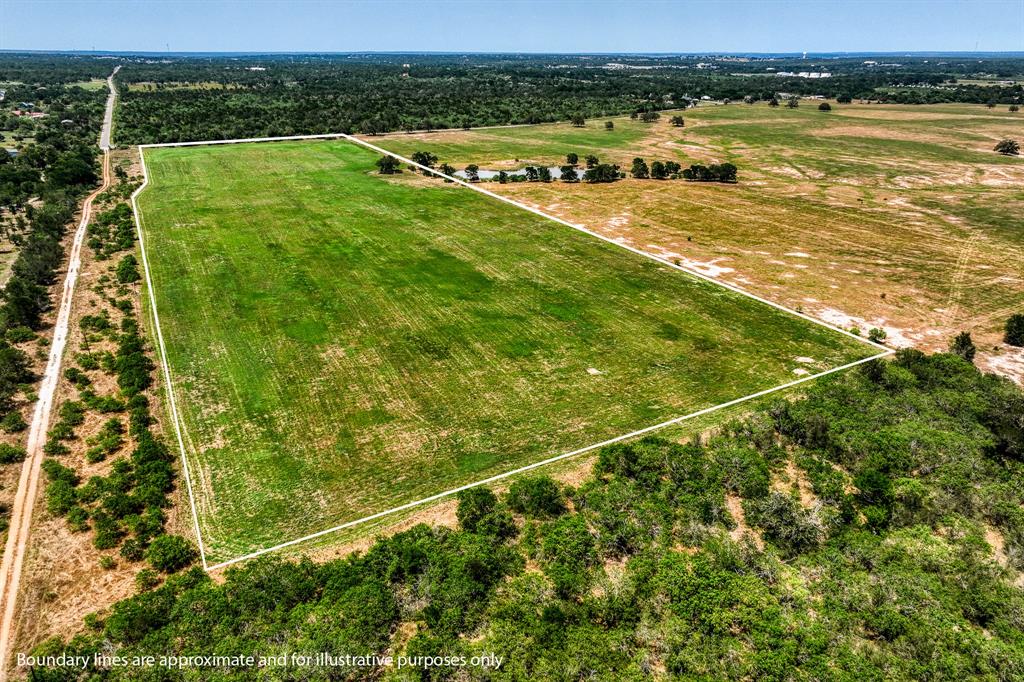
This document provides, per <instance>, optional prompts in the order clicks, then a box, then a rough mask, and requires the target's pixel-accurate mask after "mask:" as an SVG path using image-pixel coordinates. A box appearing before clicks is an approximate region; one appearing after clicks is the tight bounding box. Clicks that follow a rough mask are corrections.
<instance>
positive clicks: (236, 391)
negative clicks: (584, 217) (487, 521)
mask: <svg viewBox="0 0 1024 682" xmlns="http://www.w3.org/2000/svg"><path fill="white" fill-rule="evenodd" d="M145 159H146V164H147V167H148V172H149V181H150V184H149V186H148V187H147V189H146V190H145V191H144V192H143V193H142V194H141V195H140V197H139V207H140V215H141V220H142V228H143V232H144V235H145V242H146V251H147V254H148V256H149V260H150V267H151V274H152V279H153V285H154V293H155V296H156V301H157V306H158V310H159V314H160V321H161V328H162V331H163V336H164V339H165V341H166V350H167V357H168V361H169V366H170V369H171V372H172V375H173V387H174V391H175V395H176V397H177V400H178V402H179V409H180V411H181V416H182V421H183V426H184V431H185V439H186V443H185V444H186V448H187V453H188V457H189V461H190V463H191V469H192V472H193V476H194V478H195V487H196V498H197V499H196V502H197V505H198V509H199V514H200V522H201V527H202V533H203V539H204V541H205V542H206V544H207V549H208V555H209V559H210V561H211V562H216V561H223V560H227V559H230V558H233V557H235V556H238V555H240V554H244V553H246V552H251V551H255V550H258V549H261V548H265V547H267V546H271V545H274V544H277V543H281V542H284V541H288V540H291V539H294V538H297V537H300V536H303V535H306V534H309V533H313V532H317V531H320V530H322V529H325V528H328V527H331V526H333V525H336V524H340V523H344V522H347V521H352V520H356V519H359V518H362V517H364V516H366V515H369V514H372V513H375V512H380V511H383V510H387V509H389V508H392V507H395V506H397V505H400V504H403V503H406V502H410V501H413V500H416V499H420V498H423V497H425V496H429V495H432V494H436V493H439V492H442V491H444V490H447V489H450V488H453V487H456V486H459V485H463V484H466V483H470V482H472V481H475V480H479V479H481V478H484V477H487V476H491V475H495V474H498V473H502V472H506V471H509V470H512V469H515V468H517V467H520V466H523V465H525V464H528V463H532V462H536V461H540V460H542V459H545V458H548V457H551V456H553V455H557V454H560V453H563V452H567V451H571V450H575V449H578V448H581V447H584V446H587V445H590V444H593V443H596V442H600V441H602V440H605V439H608V438H612V437H615V436H618V435H621V434H623V433H626V432H630V431H633V430H636V429H640V428H643V427H646V426H650V425H653V424H657V423H660V422H662V421H665V420H668V419H671V418H673V417H676V416H680V415H685V414H688V413H691V412H693V411H696V410H699V409H701V408H705V407H709V406H713V405H716V404H720V403H722V402H726V401H729V400H732V399H735V398H738V397H741V396H744V395H748V394H751V393H754V392H757V391H760V390H763V389H767V388H769V387H772V386H775V385H778V384H782V383H786V382H790V381H793V380H794V379H797V378H799V377H800V376H806V375H807V374H808V373H815V372H818V371H821V370H824V369H827V368H831V367H835V366H838V365H842V364H845V363H848V362H851V361H854V360H857V359H860V358H864V357H867V356H869V355H873V354H875V352H876V351H875V349H873V348H871V347H870V346H868V345H866V344H864V343H862V342H860V341H858V340H856V339H853V338H850V337H848V336H844V335H842V334H839V333H837V332H835V331H833V330H830V329H828V328H825V327H822V326H819V325H816V324H813V323H810V322H807V321H805V320H802V319H800V318H798V317H796V316H794V315H791V314H788V313H786V312H783V311H780V310H777V309H775V308H772V307H770V306H767V305H765V304H762V303H759V302H757V301H754V300H752V299H750V298H747V297H744V296H742V295H739V294H736V293H733V292H730V291H728V290H726V289H724V288H721V287H719V286H717V285H715V284H713V283H708V282H704V281H701V280H699V279H697V278H694V277H692V276H689V275H687V274H685V273H681V272H679V271H676V270H673V269H671V268H668V267H666V266H664V265H662V264H659V263H657V262H655V261H652V260H650V259H647V258H644V257H642V256H639V255H636V254H633V253H630V252H628V251H626V250H624V249H622V248H620V247H618V246H615V245H612V244H608V243H606V242H602V241H601V240H598V239H596V238H594V237H591V236H589V235H586V234H583V233H581V232H578V231H576V230H573V229H571V228H568V227H566V226H564V225H560V224H558V223H556V222H554V221H550V220H547V219H544V218H541V217H539V216H536V215H533V214H531V213H529V212H526V211H523V210H521V209H518V208H516V207H513V206H510V205H507V204H504V203H502V202H500V201H497V200H495V199H492V198H488V197H485V196H482V195H480V194H478V193H476V192H473V191H471V190H468V189H466V188H461V187H458V186H454V185H446V184H444V183H442V182H440V181H439V180H428V179H426V178H423V177H422V176H419V175H415V176H414V175H412V174H409V173H404V174H402V175H401V176H398V177H390V178H389V177H384V176H380V175H377V174H376V173H375V172H374V162H375V161H376V159H377V155H376V154H374V153H373V152H371V151H369V150H367V149H365V148H363V147H360V146H358V145H355V144H353V143H350V142H347V141H315V142H275V143H264V144H241V145H223V146H207V147H178V148H157V149H147V150H145Z"/></svg>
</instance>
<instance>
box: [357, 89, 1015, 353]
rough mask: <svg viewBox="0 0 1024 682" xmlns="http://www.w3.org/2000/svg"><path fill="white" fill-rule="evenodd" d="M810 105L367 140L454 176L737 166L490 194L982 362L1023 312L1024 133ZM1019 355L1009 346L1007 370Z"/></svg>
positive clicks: (987, 117)
mask: <svg viewBox="0 0 1024 682" xmlns="http://www.w3.org/2000/svg"><path fill="white" fill-rule="evenodd" d="M817 104H818V102H816V101H804V102H803V103H802V104H801V106H800V107H799V108H798V109H788V108H786V107H778V108H771V107H768V106H767V105H766V104H764V103H761V104H756V105H752V106H750V105H744V104H732V105H728V106H704V105H702V106H701V107H699V108H697V109H691V110H688V111H685V112H682V114H683V116H684V117H685V120H686V125H685V127H683V128H676V127H673V126H671V125H670V124H669V122H668V118H669V115H667V114H666V115H663V117H662V119H661V120H660V121H658V122H656V123H652V124H646V125H645V124H643V123H638V122H636V121H630V120H629V119H615V129H614V130H612V131H606V130H604V126H603V122H602V121H588V122H587V124H586V126H585V127H584V128H573V127H571V126H569V125H568V124H562V125H542V126H533V127H523V128H510V129H507V130H500V131H491V130H479V131H455V132H451V133H433V134H417V135H392V136H387V137H379V138H374V143H375V144H378V145H380V146H382V147H385V148H387V149H391V150H393V151H396V152H399V153H403V154H409V153H411V152H412V151H415V150H420V149H422V150H428V151H433V152H435V153H437V154H438V155H439V156H440V158H441V161H443V162H449V163H452V165H454V166H456V167H459V168H461V167H462V166H464V165H466V164H468V163H475V164H478V165H479V166H480V167H481V168H484V169H491V168H497V169H500V168H507V167H510V166H511V165H515V166H521V165H523V164H522V163H515V162H513V163H511V164H510V162H509V160H510V159H516V158H518V159H522V160H523V163H525V162H535V163H555V162H561V160H562V159H564V156H565V154H566V153H569V152H576V153H578V154H580V157H581V158H582V157H583V155H584V154H586V153H591V151H590V150H592V149H593V150H597V151H594V152H593V153H596V154H597V155H598V156H599V157H600V158H601V160H602V161H611V162H615V163H619V164H621V165H622V166H623V167H624V168H626V169H628V168H629V164H630V162H631V161H632V159H633V157H634V156H642V157H645V158H646V159H647V161H648V162H650V161H652V160H654V159H662V160H670V159H671V160H676V161H679V162H682V163H684V164H689V163H708V162H721V161H730V162H732V163H735V164H736V165H737V166H738V167H739V169H740V183H739V184H738V185H728V186H723V185H709V184H699V183H685V182H681V181H665V182H657V181H651V180H646V181H637V180H633V179H629V180H624V181H621V182H617V183H615V184H613V185H601V186H587V185H566V184H562V183H552V184H540V183H529V184H526V183H517V184H508V185H499V184H497V183H493V184H488V185H487V187H488V188H489V189H491V190H493V191H496V192H501V193H502V194H506V195H508V196H510V197H512V198H515V199H517V200H520V201H523V202H524V203H528V204H531V205H534V206H537V207H539V208H542V209H543V210H545V211H547V212H549V213H553V214H555V215H558V216H559V217H561V218H564V219H566V220H569V221H572V222H575V223H580V224H583V225H586V226H587V227H588V228H589V229H591V230H594V231H597V232H600V233H602V234H604V235H606V236H608V237H611V238H615V239H621V240H624V241H625V242H627V243H630V244H633V245H635V246H638V247H640V248H643V249H646V250H651V251H654V252H656V253H659V254H662V255H666V256H669V257H678V258H680V259H681V260H682V262H683V263H684V264H688V265H690V266H691V267H695V268H698V269H702V270H703V271H705V272H707V273H708V274H713V275H715V276H718V277H720V278H721V279H722V280H723V281H727V282H731V283H734V284H737V285H739V286H742V287H744V288H747V289H749V290H751V291H754V292H756V293H759V294H761V295H763V296H765V297H767V298H770V299H772V300H776V301H778V302H780V303H784V304H787V305H789V306H792V307H797V306H801V307H803V309H804V310H805V311H806V312H808V313H811V314H816V315H819V316H820V317H822V318H823V319H826V320H829V321H831V322H833V323H838V324H842V325H844V326H857V327H860V328H861V329H863V330H864V331H866V330H867V329H869V328H871V327H874V326H881V327H885V328H886V329H887V330H888V331H889V334H890V340H891V341H893V342H894V343H896V344H899V345H907V344H914V345H918V346H921V347H924V348H931V349H944V348H945V347H946V344H947V343H948V341H949V339H950V338H951V337H952V336H953V335H954V334H956V333H957V332H959V331H962V330H968V331H971V332H972V334H973V335H974V336H975V339H976V340H979V341H981V342H982V343H983V344H984V345H986V346H987V347H988V348H987V349H988V350H989V351H992V346H994V345H995V344H998V343H999V341H1000V339H1001V332H1000V329H1001V326H1002V324H1003V323H1004V321H1005V319H1006V317H1007V316H1009V315H1010V314H1011V313H1013V312H1019V311H1021V310H1024V266H1022V263H1024V229H1022V228H1021V220H1020V216H1021V214H1022V212H1024V159H1020V158H1010V157H1004V156H1001V155H999V154H996V153H994V152H993V151H992V147H993V146H994V145H995V143H996V142H997V141H998V140H1000V139H1002V138H1007V137H1009V138H1016V139H1018V140H1020V139H1024V118H1021V116H1022V115H1021V114H1020V113H1017V114H1014V113H1010V112H1008V111H1006V109H1005V107H1000V108H999V109H992V110H990V109H987V108H986V107H984V106H981V105H935V106H890V105H875V104H872V105H867V104H853V105H840V104H836V103H835V102H833V103H832V111H831V112H820V111H818V110H817ZM1008 352H1009V351H1007V350H1006V349H1000V350H999V351H998V352H997V354H996V355H992V356H991V357H993V358H995V359H997V360H998V359H999V357H1001V356H1002V354H1006V353H1008Z"/></svg>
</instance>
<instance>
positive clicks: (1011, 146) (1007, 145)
mask: <svg viewBox="0 0 1024 682" xmlns="http://www.w3.org/2000/svg"><path fill="white" fill-rule="evenodd" d="M995 151H997V152H999V153H1000V154H1005V155H1006V156H1017V155H1018V154H1020V145H1019V144H1018V143H1017V141H1016V140H1000V141H999V142H997V143H996V146H995Z"/></svg>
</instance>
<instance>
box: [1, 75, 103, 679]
mask: <svg viewBox="0 0 1024 682" xmlns="http://www.w3.org/2000/svg"><path fill="white" fill-rule="evenodd" d="M117 68H120V67H117ZM114 73H117V69H115V70H114ZM113 77H114V74H113V73H112V74H111V75H110V77H109V78H107V86H108V87H109V88H110V96H109V97H108V98H107V109H106V113H105V114H104V117H103V132H102V134H101V139H100V147H101V148H102V149H103V185H102V186H101V187H100V188H99V189H97V190H96V191H95V192H93V193H92V194H90V195H89V196H88V197H86V199H85V202H84V203H83V204H82V219H81V221H80V222H79V223H78V228H77V229H76V230H75V234H74V238H73V240H72V242H71V251H70V253H69V255H68V269H67V275H66V276H65V278H64V290H63V292H62V294H61V299H60V307H59V308H58V311H57V321H56V323H55V325H54V328H53V339H52V340H51V344H50V357H49V360H48V361H47V363H46V370H45V372H44V373H43V380H42V382H41V383H40V384H39V399H38V400H37V401H36V406H35V410H34V411H33V413H32V423H31V425H30V427H29V435H28V443H27V446H26V450H27V452H28V457H26V458H25V463H24V465H22V468H21V477H20V478H19V479H18V491H17V493H16V495H15V497H14V506H13V507H12V509H11V526H10V530H9V531H8V535H7V544H6V546H5V547H4V556H3V562H2V563H0V662H2V664H0V680H6V679H7V676H8V670H9V666H8V660H9V656H10V653H11V652H10V646H11V639H12V637H13V636H14V627H15V618H14V616H15V613H16V607H17V599H18V587H19V585H20V583H21V570H22V566H23V565H24V563H25V550H26V549H27V547H28V539H29V534H30V531H31V525H32V509H33V507H34V506H35V501H36V497H38V493H39V471H40V465H41V464H42V461H43V444H44V443H45V442H46V429H47V427H48V426H49V423H50V411H51V409H52V408H53V397H54V394H55V393H56V389H57V382H58V380H59V379H60V368H61V359H62V357H63V355H64V345H65V343H66V342H67V338H68V320H69V318H70V317H71V302H72V297H73V295H74V292H75V284H76V283H77V281H78V272H79V270H80V268H81V263H82V259H81V254H82V243H83V242H84V241H85V232H86V227H87V226H88V224H89V218H90V216H91V215H92V202H93V200H94V199H95V198H96V196H97V195H99V194H100V193H101V192H103V191H105V190H106V189H107V188H108V187H109V186H110V126H111V121H112V117H113V111H114V101H115V99H116V96H117V93H116V91H115V90H114V81H113Z"/></svg>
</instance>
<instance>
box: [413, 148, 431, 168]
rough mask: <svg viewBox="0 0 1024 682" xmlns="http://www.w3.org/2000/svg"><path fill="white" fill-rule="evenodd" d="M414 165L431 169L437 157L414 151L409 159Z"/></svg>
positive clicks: (428, 153)
mask: <svg viewBox="0 0 1024 682" xmlns="http://www.w3.org/2000/svg"><path fill="white" fill-rule="evenodd" d="M409 158H410V159H412V161H413V162H414V163H417V164H419V165H420V166H424V167H426V168H433V167H434V164H435V163H437V155H436V154H431V153H430V152H424V151H416V152H413V153H412V156H411V157H409Z"/></svg>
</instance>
